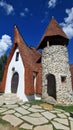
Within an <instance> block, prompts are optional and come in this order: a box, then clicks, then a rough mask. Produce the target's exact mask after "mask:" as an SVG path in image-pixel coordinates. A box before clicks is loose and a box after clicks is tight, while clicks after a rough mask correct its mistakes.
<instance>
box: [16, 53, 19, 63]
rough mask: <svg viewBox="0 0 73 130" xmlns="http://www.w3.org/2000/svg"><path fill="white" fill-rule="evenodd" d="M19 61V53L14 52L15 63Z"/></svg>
mask: <svg viewBox="0 0 73 130" xmlns="http://www.w3.org/2000/svg"><path fill="white" fill-rule="evenodd" d="M18 60H19V52H16V61H18Z"/></svg>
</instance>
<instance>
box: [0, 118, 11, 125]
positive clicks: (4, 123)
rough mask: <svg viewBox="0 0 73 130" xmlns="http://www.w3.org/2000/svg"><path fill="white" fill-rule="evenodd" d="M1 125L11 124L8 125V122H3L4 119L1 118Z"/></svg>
mask: <svg viewBox="0 0 73 130" xmlns="http://www.w3.org/2000/svg"><path fill="white" fill-rule="evenodd" d="M0 124H3V125H6V124H10V123H8V122H7V121H4V120H2V119H1V118H0Z"/></svg>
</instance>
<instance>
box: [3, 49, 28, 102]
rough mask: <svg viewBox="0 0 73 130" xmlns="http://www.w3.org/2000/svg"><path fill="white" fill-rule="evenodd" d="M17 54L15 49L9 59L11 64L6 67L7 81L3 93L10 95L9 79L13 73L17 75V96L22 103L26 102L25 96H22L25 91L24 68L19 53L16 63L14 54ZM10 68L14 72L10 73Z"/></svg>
mask: <svg viewBox="0 0 73 130" xmlns="http://www.w3.org/2000/svg"><path fill="white" fill-rule="evenodd" d="M17 52H19V49H18V48H17V49H16V50H15V53H14V55H13V57H12V59H11V62H10V64H9V67H8V73H7V79H6V86H5V93H11V79H12V76H13V74H14V73H15V72H17V73H18V74H19V82H18V89H17V96H18V97H19V98H20V99H22V100H23V101H28V99H27V96H26V95H25V94H24V89H25V83H24V78H25V67H24V66H23V62H22V58H21V55H20V53H19V60H18V61H16V60H15V59H16V53H17ZM12 68H15V71H14V72H13V71H12Z"/></svg>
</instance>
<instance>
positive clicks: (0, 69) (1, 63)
mask: <svg viewBox="0 0 73 130" xmlns="http://www.w3.org/2000/svg"><path fill="white" fill-rule="evenodd" d="M6 62H7V55H6V54H4V55H2V56H1V57H0V82H1V81H2V78H3V74H4V69H5V65H6Z"/></svg>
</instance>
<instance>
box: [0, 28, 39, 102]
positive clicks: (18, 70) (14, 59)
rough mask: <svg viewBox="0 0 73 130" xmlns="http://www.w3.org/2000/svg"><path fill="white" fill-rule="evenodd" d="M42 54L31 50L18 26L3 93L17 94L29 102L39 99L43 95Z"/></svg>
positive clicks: (2, 88)
mask: <svg viewBox="0 0 73 130" xmlns="http://www.w3.org/2000/svg"><path fill="white" fill-rule="evenodd" d="M40 58H41V54H40V53H39V52H37V51H36V49H35V48H34V47H31V48H29V47H28V46H27V45H26V43H25V41H24V40H23V38H22V36H21V34H20V33H19V31H18V29H17V27H16V26H14V44H13V46H12V49H11V52H10V55H9V57H8V61H7V64H6V67H5V71H4V76H3V80H2V84H1V86H2V87H1V91H2V92H5V93H17V96H18V97H20V98H21V99H23V101H28V100H32V99H39V98H40V94H41V80H40V79H41V64H40Z"/></svg>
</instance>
